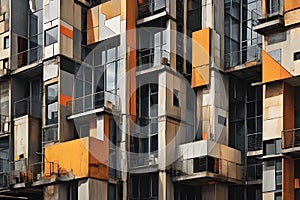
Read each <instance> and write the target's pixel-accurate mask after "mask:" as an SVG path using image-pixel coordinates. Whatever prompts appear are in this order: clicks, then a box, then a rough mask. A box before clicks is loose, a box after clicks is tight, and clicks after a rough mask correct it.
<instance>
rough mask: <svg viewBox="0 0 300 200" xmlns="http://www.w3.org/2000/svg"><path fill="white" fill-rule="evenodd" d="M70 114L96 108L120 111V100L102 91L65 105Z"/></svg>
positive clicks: (116, 96) (114, 95)
mask: <svg viewBox="0 0 300 200" xmlns="http://www.w3.org/2000/svg"><path fill="white" fill-rule="evenodd" d="M67 106H68V109H71V112H72V114H79V113H84V112H87V111H91V110H95V109H98V108H108V109H111V110H119V109H120V98H119V96H118V95H116V94H113V93H111V92H107V91H103V92H98V93H94V94H90V95H86V96H83V97H79V98H76V99H74V100H72V101H69V102H68V103H67Z"/></svg>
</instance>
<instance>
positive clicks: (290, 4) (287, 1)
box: [284, 0, 300, 12]
mask: <svg viewBox="0 0 300 200" xmlns="http://www.w3.org/2000/svg"><path fill="white" fill-rule="evenodd" d="M297 8H300V1H299V0H284V12H288V11H290V10H294V9H297Z"/></svg>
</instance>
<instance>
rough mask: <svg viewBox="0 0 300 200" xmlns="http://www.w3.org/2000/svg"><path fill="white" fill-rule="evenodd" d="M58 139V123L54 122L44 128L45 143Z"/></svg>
mask: <svg viewBox="0 0 300 200" xmlns="http://www.w3.org/2000/svg"><path fill="white" fill-rule="evenodd" d="M57 141H59V140H58V125H57V124H54V125H51V126H47V127H44V128H43V144H47V143H51V142H57Z"/></svg>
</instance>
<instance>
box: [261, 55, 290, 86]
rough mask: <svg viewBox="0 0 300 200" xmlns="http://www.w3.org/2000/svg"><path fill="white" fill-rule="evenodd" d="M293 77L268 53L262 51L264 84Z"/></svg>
mask: <svg viewBox="0 0 300 200" xmlns="http://www.w3.org/2000/svg"><path fill="white" fill-rule="evenodd" d="M291 77H292V75H291V74H290V73H289V72H288V71H287V70H286V69H285V68H284V67H283V66H281V65H280V64H279V63H278V62H276V61H275V60H274V59H273V58H272V57H271V56H270V55H269V54H268V53H267V52H265V51H262V79H263V83H267V82H272V81H277V80H282V79H287V78H291Z"/></svg>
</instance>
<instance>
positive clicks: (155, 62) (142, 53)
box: [136, 45, 170, 72]
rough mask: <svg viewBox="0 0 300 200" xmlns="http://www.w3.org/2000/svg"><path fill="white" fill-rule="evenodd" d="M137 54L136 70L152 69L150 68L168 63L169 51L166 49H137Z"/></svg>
mask: <svg viewBox="0 0 300 200" xmlns="http://www.w3.org/2000/svg"><path fill="white" fill-rule="evenodd" d="M162 46H164V45H162ZM137 54H138V57H137V67H136V71H137V72H140V71H147V70H149V71H152V69H156V68H160V67H162V66H169V65H170V63H169V61H170V59H169V58H170V53H169V52H168V51H166V50H162V49H159V50H155V49H153V48H150V49H143V50H137Z"/></svg>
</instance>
